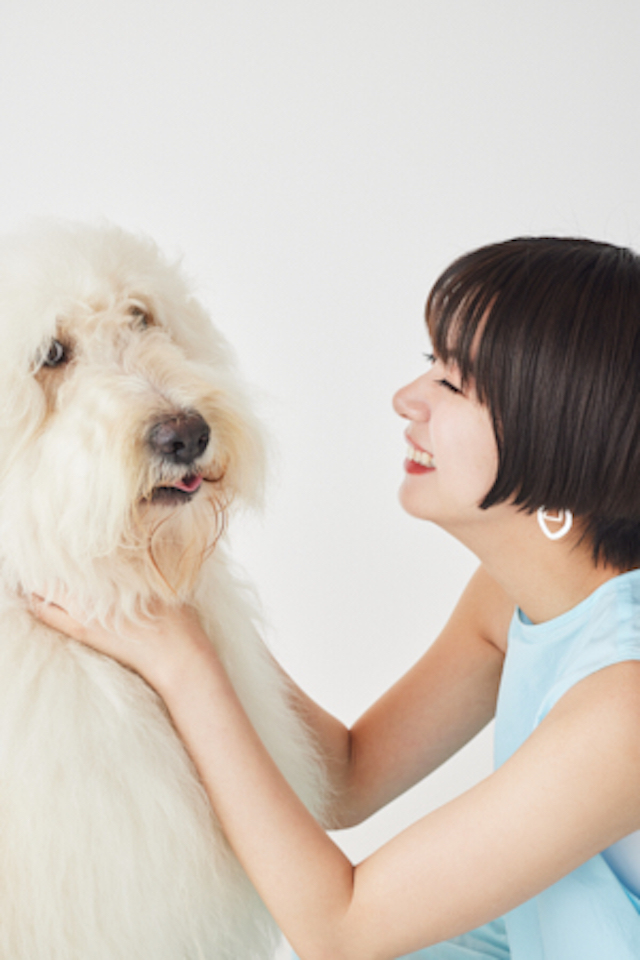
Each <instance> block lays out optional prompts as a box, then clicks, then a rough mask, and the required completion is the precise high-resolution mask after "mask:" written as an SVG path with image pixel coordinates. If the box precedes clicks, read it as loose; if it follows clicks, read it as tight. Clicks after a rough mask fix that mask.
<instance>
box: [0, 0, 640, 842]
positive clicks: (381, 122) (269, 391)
mask: <svg viewBox="0 0 640 960" xmlns="http://www.w3.org/2000/svg"><path fill="white" fill-rule="evenodd" d="M639 49H640V6H639V5H638V4H637V3H636V2H635V0H516V2H514V0H482V2H478V0H387V2H382V0H312V2H304V0H268V2H264V0H262V2H261V0H180V2H177V0H153V2H152V0H100V2H96V0H57V2H56V3H50V2H45V0H3V3H2V10H1V12H0V151H1V153H0V174H1V175H0V229H1V230H2V231H4V230H7V229H10V228H12V227H13V226H15V225H18V224H20V223H21V222H23V221H24V220H26V219H28V218H30V217H32V216H39V215H42V214H54V215H58V216H64V217H73V218H83V219H85V218H95V217H98V216H106V217H108V218H109V219H112V220H115V221H117V222H119V223H121V224H122V225H124V226H127V227H130V228H133V229H135V230H142V231H144V232H147V233H149V234H151V235H152V236H154V237H155V238H156V239H157V240H158V241H159V243H160V244H161V246H163V247H164V248H165V249H166V250H167V251H168V252H169V253H176V254H184V263H185V267H186V269H187V270H188V272H189V273H190V274H191V275H192V276H193V277H194V278H195V280H196V283H197V288H198V290H199V292H200V295H201V297H202V299H203V300H204V301H205V302H206V304H207V305H208V306H209V308H210V310H211V312H212V315H213V316H214V318H215V320H216V322H217V324H218V325H219V326H220V327H221V328H222V329H223V330H224V331H225V333H226V334H227V336H228V337H229V339H230V340H231V341H232V343H233V344H234V345H235V348H236V351H237V353H238V356H239V359H240V364H241V367H242V369H243V371H244V373H245V375H246V377H247V378H248V380H249V381H250V382H251V383H253V384H254V385H255V388H256V396H257V402H258V403H259V406H260V409H261V411H262V415H263V418H264V420H265V421H266V422H267V424H268V427H269V429H270V431H271V433H272V435H273V437H274V441H275V447H276V449H277V455H276V456H275V457H274V470H273V476H272V481H271V484H270V488H269V495H268V500H267V508H266V511H265V514H264V517H263V518H262V519H261V520H252V519H250V518H245V519H241V520H240V521H239V522H238V523H237V524H236V527H235V536H234V540H235V544H236V551H237V555H238V556H239V557H240V558H241V559H242V562H243V563H244V565H245V566H246V568H247V569H248V571H249V573H250V575H251V577H252V578H253V579H254V580H255V581H256V583H257V584H258V587H259V591H260V593H261V595H262V598H263V602H264V605H265V608H266V611H267V614H268V618H269V621H270V624H271V630H270V634H269V640H270V643H271V645H272V647H273V649H274V650H275V652H276V654H277V655H278V656H279V658H280V659H281V660H282V662H283V663H284V664H285V666H286V667H287V669H289V671H290V672H291V673H292V674H293V675H294V677H295V678H296V679H297V680H298V682H299V683H301V684H302V686H303V687H304V688H305V689H306V690H307V691H308V692H309V693H310V694H311V695H312V696H314V697H315V698H317V699H318V700H319V701H320V702H321V703H322V704H323V705H324V706H325V707H327V708H328V709H329V710H332V711H334V712H335V713H337V714H338V715H339V716H340V717H341V718H342V719H344V720H345V721H347V722H351V721H353V720H354V719H355V718H356V717H357V716H358V714H359V713H360V712H361V711H362V710H363V709H364V708H365V707H366V706H367V705H368V704H369V703H370V702H371V701H372V700H373V699H374V698H375V697H376V696H378V695H379V694H380V693H382V692H383V690H384V689H385V688H386V687H387V686H388V685H389V684H390V683H391V682H392V681H393V680H394V679H395V678H396V677H398V676H399V675H400V674H401V673H402V672H403V671H404V670H405V669H407V668H408V667H409V666H410V664H411V663H412V662H413V661H414V660H415V659H416V658H417V657H418V656H419V655H420V654H421V653H422V651H423V650H424V649H425V648H426V646H427V645H428V644H429V643H430V641H431V640H432V639H433V638H434V636H435V635H436V633H437V631H438V629H439V628H440V627H441V626H442V624H443V623H444V621H445V619H446V617H447V615H448V613H449V612H450V610H451V608H452V606H453V604H454V603H455V600H456V598H457V596H458V595H459V593H460V591H461V589H462V587H463V585H464V583H465V582H466V580H467V579H468V577H469V575H470V574H471V572H472V571H473V569H474V568H475V559H474V558H473V557H472V556H471V555H470V554H468V553H467V552H466V551H465V550H464V549H463V548H462V547H460V546H459V545H458V544H456V543H455V542H454V541H452V540H450V539H449V538H448V537H447V536H446V535H444V534H442V533H441V532H440V531H438V530H437V529H434V528H432V527H430V526H428V525H426V524H424V523H420V522H418V521H416V520H411V519H410V518H408V517H406V516H405V515H403V513H402V511H401V510H400V507H399V506H398V504H397V499H396V491H397V488H398V485H399V483H400V481H401V478H402V460H403V456H404V442H403V439H402V430H403V427H402V424H401V422H400V421H399V420H398V419H397V418H396V417H395V415H394V414H393V412H392V410H391V405H390V400H391V396H392V394H393V392H394V390H395V389H396V388H397V387H398V386H400V385H401V384H402V383H404V382H405V381H406V380H408V379H409V378H412V377H413V376H415V375H417V374H418V373H419V372H420V371H421V369H422V364H423V359H422V356H421V353H422V351H423V350H424V349H425V348H426V346H427V344H426V340H425V337H424V333H423V323H422V310H423V305H424V301H425V298H426V294H427V292H428V289H429V286H430V285H431V283H432V282H433V280H434V279H435V278H436V276H437V274H438V273H439V272H440V270H441V269H442V268H444V267H445V266H446V265H447V263H448V262H449V261H450V260H451V259H452V258H453V257H454V256H456V255H458V254H460V253H462V252H464V251H466V250H468V249H470V248H472V247H474V246H477V245H479V244H481V243H485V242H490V241H494V240H500V239H504V238H506V237H509V236H513V235H516V234H540V233H557V234H562V235H569V234H574V235H575V234H578V235H587V236H589V235H590V236H594V237H596V238H600V239H610V240H613V241H616V242H620V243H628V244H630V245H632V246H633V245H636V246H639V245H640V185H639V184H640V132H639V131H640V122H639V121H640V110H639V107H638V103H639V98H640V58H639V57H638V50H639ZM490 766H491V736H490V731H487V732H486V733H485V734H483V735H481V736H480V737H479V738H478V739H477V740H476V742H474V743H473V744H471V745H470V746H469V747H468V748H467V749H466V750H465V751H463V752H462V754H461V755H459V756H458V757H457V758H454V760H452V761H450V763H449V764H447V765H445V767H444V768H443V769H442V770H441V771H439V772H438V773H436V774H435V775H434V776H433V777H432V778H431V779H430V780H429V781H427V782H425V783H424V784H422V785H420V786H419V787H418V788H416V789H415V790H413V791H411V793H410V794H408V795H407V796H406V797H404V798H402V799H401V800H400V801H398V802H397V803H396V804H394V805H392V806H391V807H390V808H388V809H387V810H385V811H383V812H382V813H380V814H379V815H378V816H377V817H375V818H373V819H372V821H371V822H370V823H368V824H366V825H364V826H362V827H360V828H357V829H356V830H354V831H349V832H348V833H346V834H343V835H341V839H340V842H341V843H343V845H344V847H345V849H347V851H348V852H349V853H350V854H351V855H352V856H353V857H354V858H356V859H359V858H360V857H362V856H364V855H365V854H366V853H367V851H369V850H371V849H372V847H373V846H375V845H377V844H379V843H380V842H382V841H383V840H384V839H385V838H386V837H388V836H389V835H390V834H391V833H393V832H395V831H396V830H398V829H400V827H401V826H402V825H403V824H404V823H406V822H407V821H408V820H409V819H411V818H415V817H417V816H419V815H420V814H421V813H424V812H426V811H428V810H429V809H431V808H432V807H433V806H435V805H438V804H440V803H442V802H444V801H445V800H446V799H447V798H449V797H450V796H452V795H453V794H455V793H457V792H459V791H460V790H462V789H464V788H465V786H467V785H469V784H470V783H472V782H473V781H474V780H476V779H477V778H479V777H481V776H484V775H485V774H486V773H488V772H489V770H490Z"/></svg>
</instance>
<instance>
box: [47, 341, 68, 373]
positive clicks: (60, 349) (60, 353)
mask: <svg viewBox="0 0 640 960" xmlns="http://www.w3.org/2000/svg"><path fill="white" fill-rule="evenodd" d="M68 359H69V353H68V350H67V347H65V345H64V344H63V343H60V341H59V340H52V341H51V344H50V346H49V351H48V353H47V355H46V356H45V358H44V359H43V361H42V362H43V364H44V366H45V367H59V366H60V364H62V363H65V362H66V361H67V360H68Z"/></svg>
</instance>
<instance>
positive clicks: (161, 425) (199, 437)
mask: <svg viewBox="0 0 640 960" xmlns="http://www.w3.org/2000/svg"><path fill="white" fill-rule="evenodd" d="M210 436H211V430H210V429H209V425H208V423H207V422H206V420H204V418H203V417H201V416H200V414H199V413H197V412H195V411H194V412H191V413H185V414H179V415H176V416H172V417H166V418H164V419H163V420H159V421H158V422H157V423H155V424H154V425H153V426H152V427H151V429H150V431H149V434H148V438H147V442H148V444H149V447H150V449H151V451H152V452H153V453H154V454H155V455H156V456H158V457H161V458H162V459H163V460H165V461H167V462H168V463H175V464H178V465H180V466H187V465H188V464H190V463H193V462H194V460H197V459H198V457H201V456H202V454H203V453H204V452H205V450H206V449H207V445H208V443H209V437H210Z"/></svg>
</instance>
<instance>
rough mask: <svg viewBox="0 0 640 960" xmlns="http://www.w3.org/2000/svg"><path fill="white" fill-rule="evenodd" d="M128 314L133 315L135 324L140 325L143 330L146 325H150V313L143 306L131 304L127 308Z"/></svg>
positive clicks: (151, 321) (151, 320)
mask: <svg viewBox="0 0 640 960" xmlns="http://www.w3.org/2000/svg"><path fill="white" fill-rule="evenodd" d="M129 316H131V317H133V319H134V320H135V321H136V326H137V327H141V328H142V329H143V330H146V328H147V327H150V326H151V325H152V323H153V319H152V317H151V314H150V313H148V312H147V311H146V310H145V309H144V308H143V307H139V306H137V304H133V306H131V307H130V308H129Z"/></svg>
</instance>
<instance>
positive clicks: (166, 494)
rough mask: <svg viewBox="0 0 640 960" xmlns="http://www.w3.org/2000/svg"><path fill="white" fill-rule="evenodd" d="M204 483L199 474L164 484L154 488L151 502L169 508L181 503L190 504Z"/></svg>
mask: <svg viewBox="0 0 640 960" xmlns="http://www.w3.org/2000/svg"><path fill="white" fill-rule="evenodd" d="M203 482H204V478H203V477H202V476H201V475H200V474H198V473H194V474H188V476H186V477H182V478H181V479H180V480H174V481H173V483H164V484H162V485H160V486H157V487H154V489H153V491H152V493H151V497H150V498H149V499H150V502H151V503H160V504H165V505H167V506H176V505H177V504H180V503H188V502H189V500H191V499H192V498H193V497H194V496H195V494H196V493H197V492H198V490H199V489H200V487H201V486H202V484H203Z"/></svg>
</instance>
